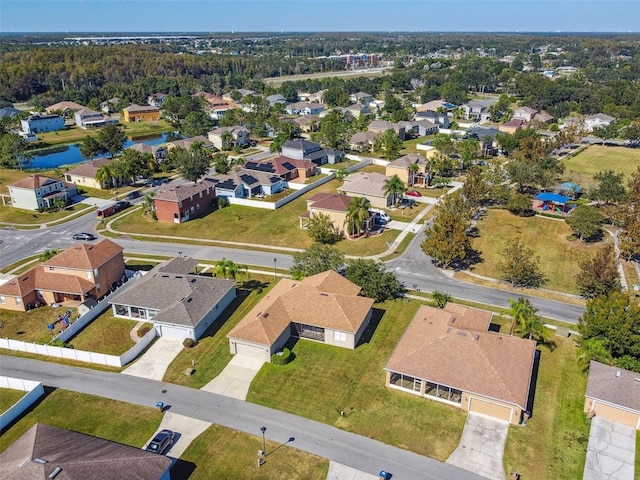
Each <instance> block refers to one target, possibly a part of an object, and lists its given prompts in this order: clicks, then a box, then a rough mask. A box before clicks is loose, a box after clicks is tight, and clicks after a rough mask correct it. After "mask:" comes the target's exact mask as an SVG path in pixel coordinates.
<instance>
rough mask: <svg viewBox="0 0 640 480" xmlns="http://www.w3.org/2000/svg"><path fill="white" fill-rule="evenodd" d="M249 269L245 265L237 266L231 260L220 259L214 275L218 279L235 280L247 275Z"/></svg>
mask: <svg viewBox="0 0 640 480" xmlns="http://www.w3.org/2000/svg"><path fill="white" fill-rule="evenodd" d="M248 271H249V269H248V268H247V266H246V265H237V264H236V263H235V262H233V261H232V260H227V259H226V258H224V257H223V258H222V260H218V261H217V262H216V270H215V272H214V275H215V276H216V277H218V278H228V279H232V280H236V279H238V278H241V277H243V276H244V275H245V274H246V273H248Z"/></svg>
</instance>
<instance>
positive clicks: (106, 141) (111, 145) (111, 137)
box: [96, 123, 127, 158]
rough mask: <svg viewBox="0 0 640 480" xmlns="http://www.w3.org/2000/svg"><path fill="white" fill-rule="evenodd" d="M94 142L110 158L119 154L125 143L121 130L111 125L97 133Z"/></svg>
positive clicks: (125, 138) (125, 137)
mask: <svg viewBox="0 0 640 480" xmlns="http://www.w3.org/2000/svg"><path fill="white" fill-rule="evenodd" d="M96 140H97V141H98V143H99V144H100V145H102V148H103V149H104V151H105V152H107V153H108V154H109V156H110V157H111V158H113V157H114V155H117V154H118V153H120V152H121V151H122V149H123V147H124V144H125V142H126V141H127V136H126V135H125V134H124V132H123V131H122V129H121V128H120V127H118V126H116V125H114V124H112V123H110V124H107V125H105V126H104V127H102V128H101V129H100V131H99V132H98V135H97V138H96Z"/></svg>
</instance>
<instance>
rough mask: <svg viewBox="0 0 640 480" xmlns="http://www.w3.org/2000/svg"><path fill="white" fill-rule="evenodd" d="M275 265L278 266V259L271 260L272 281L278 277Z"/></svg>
mask: <svg viewBox="0 0 640 480" xmlns="http://www.w3.org/2000/svg"><path fill="white" fill-rule="evenodd" d="M277 264H278V259H277V258H274V259H273V279H274V280H275V279H276V277H277V276H278V274H277V272H276V268H277Z"/></svg>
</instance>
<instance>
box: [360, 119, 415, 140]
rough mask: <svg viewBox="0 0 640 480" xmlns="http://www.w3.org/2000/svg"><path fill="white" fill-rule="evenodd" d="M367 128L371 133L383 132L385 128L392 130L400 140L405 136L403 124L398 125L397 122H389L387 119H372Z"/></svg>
mask: <svg viewBox="0 0 640 480" xmlns="http://www.w3.org/2000/svg"><path fill="white" fill-rule="evenodd" d="M367 130H369V131H370V132H373V133H380V134H382V133H384V132H386V131H387V130H393V131H394V132H395V133H396V135H397V136H398V137H399V138H400V140H404V139H405V138H406V130H405V127H404V125H400V124H399V123H393V122H389V121H388V120H374V121H373V122H371V123H370V124H369V126H368V127H367Z"/></svg>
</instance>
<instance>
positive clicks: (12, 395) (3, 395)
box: [0, 388, 27, 413]
mask: <svg viewBox="0 0 640 480" xmlns="http://www.w3.org/2000/svg"><path fill="white" fill-rule="evenodd" d="M26 394H27V392H24V391H22V390H14V389H13V388H0V413H2V412H6V411H7V410H8V409H9V408H10V407H12V406H13V405H14V404H15V403H16V402H17V401H18V400H20V399H21V398H22V397H24V396H25V395H26Z"/></svg>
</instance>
